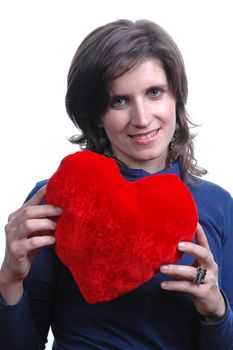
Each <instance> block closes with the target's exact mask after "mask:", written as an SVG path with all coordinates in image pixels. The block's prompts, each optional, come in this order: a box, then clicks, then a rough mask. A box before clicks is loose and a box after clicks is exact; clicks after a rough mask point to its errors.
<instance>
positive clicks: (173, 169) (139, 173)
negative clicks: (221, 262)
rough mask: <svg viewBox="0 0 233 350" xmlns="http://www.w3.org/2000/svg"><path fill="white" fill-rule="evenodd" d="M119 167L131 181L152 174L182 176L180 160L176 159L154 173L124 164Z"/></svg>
mask: <svg viewBox="0 0 233 350" xmlns="http://www.w3.org/2000/svg"><path fill="white" fill-rule="evenodd" d="M119 169H120V172H121V174H122V175H123V176H124V177H125V178H126V179H127V180H129V181H136V180H139V179H141V178H142V177H145V176H150V175H163V174H175V175H177V176H179V177H181V172H180V165H179V162H178V161H175V162H174V163H173V164H172V165H171V166H170V167H169V168H165V169H163V170H160V171H158V172H155V173H153V174H151V173H149V172H147V171H146V170H143V169H132V168H128V167H126V166H122V165H120V166H119Z"/></svg>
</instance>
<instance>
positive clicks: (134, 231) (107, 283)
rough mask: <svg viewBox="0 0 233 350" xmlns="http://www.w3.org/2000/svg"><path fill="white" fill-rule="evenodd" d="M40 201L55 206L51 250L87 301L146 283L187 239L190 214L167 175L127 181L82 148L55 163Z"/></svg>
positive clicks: (187, 197)
mask: <svg viewBox="0 0 233 350" xmlns="http://www.w3.org/2000/svg"><path fill="white" fill-rule="evenodd" d="M46 202H47V203H52V204H54V205H57V206H59V207H61V208H63V213H62V215H61V217H60V218H59V219H58V225H57V229H56V232H55V235H56V238H57V240H56V252H57V255H58V256H59V258H60V259H61V261H62V262H63V263H64V264H65V265H66V266H67V267H68V268H69V269H70V271H71V273H72V275H73V277H74V279H75V281H76V283H77V285H78V286H79V288H80V291H81V292H82V294H83V296H84V298H85V299H86V301H87V302H89V303H90V304H94V303H96V302H102V301H108V300H111V299H113V298H116V297H118V296H120V295H122V294H124V293H127V292H130V291H132V290H134V289H135V288H137V287H138V286H140V285H141V284H143V283H144V282H146V281H148V280H149V279H150V278H151V277H152V276H153V275H154V274H155V273H156V271H158V269H159V267H160V265H161V264H167V263H173V262H175V261H176V260H177V259H179V258H180V257H181V254H180V253H179V252H178V251H177V244H178V242H179V241H182V240H185V241H187V240H188V241H190V240H192V239H193V237H194V234H195V230H196V226H197V209H196V206H195V203H194V200H193V198H192V196H191V194H190V192H189V190H188V189H187V187H186V186H185V185H184V184H183V182H182V181H181V180H180V179H179V177H177V176H176V175H173V174H167V175H152V176H148V177H145V178H142V179H140V180H137V181H135V182H129V181H127V180H126V179H124V178H123V176H122V175H121V173H120V171H119V169H118V166H117V164H116V162H115V161H114V160H112V159H110V158H107V157H105V156H102V155H99V154H96V153H93V152H90V151H83V152H77V153H75V154H72V155H69V156H67V157H66V158H64V159H63V161H62V162H61V165H60V166H59V168H58V170H57V172H56V173H55V174H54V175H53V176H52V177H51V179H50V180H49V182H48V185H47V192H46Z"/></svg>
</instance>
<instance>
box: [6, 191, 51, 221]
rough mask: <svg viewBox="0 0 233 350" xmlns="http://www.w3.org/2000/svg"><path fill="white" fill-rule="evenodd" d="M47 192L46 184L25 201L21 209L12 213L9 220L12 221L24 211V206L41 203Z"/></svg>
mask: <svg viewBox="0 0 233 350" xmlns="http://www.w3.org/2000/svg"><path fill="white" fill-rule="evenodd" d="M45 192H46V185H45V186H43V187H42V188H40V189H39V190H38V191H37V192H36V193H35V194H34V195H33V196H32V197H31V198H30V199H29V200H28V201H27V202H26V203H24V204H23V205H22V206H21V207H20V208H19V209H17V210H16V211H14V212H13V213H12V214H10V215H9V217H8V222H10V221H12V220H13V219H14V218H15V217H16V216H18V215H19V213H20V212H21V211H22V208H25V207H28V206H33V205H37V204H40V203H41V202H42V200H43V198H44V195H45Z"/></svg>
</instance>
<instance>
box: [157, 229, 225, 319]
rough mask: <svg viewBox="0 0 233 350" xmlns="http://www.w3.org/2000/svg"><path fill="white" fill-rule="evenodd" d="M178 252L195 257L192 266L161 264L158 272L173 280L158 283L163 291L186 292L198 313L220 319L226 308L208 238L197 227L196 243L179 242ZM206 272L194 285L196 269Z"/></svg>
mask: <svg viewBox="0 0 233 350" xmlns="http://www.w3.org/2000/svg"><path fill="white" fill-rule="evenodd" d="M178 249H179V250H180V251H182V252H183V253H189V254H191V255H193V256H194V257H195V260H194V262H193V264H192V266H184V265H173V264H170V265H162V266H161V267H160V272H161V273H162V274H164V275H167V276H170V277H172V278H174V280H171V281H163V282H161V287H162V288H163V289H166V290H171V291H177V292H185V293H188V294H190V295H191V297H192V298H193V301H194V305H195V307H196V309H197V311H198V312H199V313H200V314H201V315H203V316H206V317H219V318H221V317H223V316H224V314H225V311H226V305H225V301H224V298H223V295H222V293H221V292H220V289H219V286H218V266H217V264H216V262H215V261H214V258H213V255H212V253H211V251H210V248H209V245H208V241H207V238H206V236H205V233H204V231H203V229H202V227H201V225H200V224H198V226H197V231H196V243H191V242H180V243H179V244H178ZM198 266H201V267H204V268H205V269H206V270H207V273H206V276H205V278H204V280H203V282H202V283H200V284H196V283H195V282H194V279H195V277H196V275H197V267H198Z"/></svg>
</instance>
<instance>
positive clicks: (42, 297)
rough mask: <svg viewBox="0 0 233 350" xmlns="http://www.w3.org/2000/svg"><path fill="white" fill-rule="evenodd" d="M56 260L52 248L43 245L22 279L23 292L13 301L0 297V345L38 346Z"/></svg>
mask: <svg viewBox="0 0 233 350" xmlns="http://www.w3.org/2000/svg"><path fill="white" fill-rule="evenodd" d="M59 271H60V262H59V260H58V259H57V257H56V255H55V252H54V248H53V247H46V248H44V249H43V250H42V251H41V252H40V253H39V255H38V257H37V258H36V260H35V261H34V263H33V265H32V268H31V271H30V273H29V276H28V277H27V278H26V280H25V294H24V296H23V297H22V299H21V300H20V302H19V303H18V304H16V305H13V306H9V305H6V304H5V303H4V302H3V300H0V332H1V333H0V349H1V350H9V349H10V350H25V349H30V350H42V349H44V348H45V344H46V342H47V336H48V331H49V327H50V325H51V320H52V311H53V303H54V293H55V289H56V281H57V278H58V276H59Z"/></svg>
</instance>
